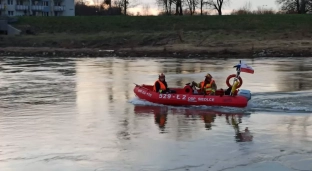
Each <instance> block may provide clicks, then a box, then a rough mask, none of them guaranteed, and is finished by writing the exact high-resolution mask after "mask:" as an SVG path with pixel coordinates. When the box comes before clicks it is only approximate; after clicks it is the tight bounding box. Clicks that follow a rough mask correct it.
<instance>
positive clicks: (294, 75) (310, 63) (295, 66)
mask: <svg viewBox="0 0 312 171" xmlns="http://www.w3.org/2000/svg"><path fill="white" fill-rule="evenodd" d="M276 65H277V67H276V71H277V72H280V73H281V78H280V79H279V80H280V82H281V83H280V89H281V91H287V92H289V91H290V92H291V91H300V90H311V87H312V78H311V73H312V60H311V59H309V58H305V59H299V60H295V61H292V62H288V61H284V62H278V63H277V64H276Z"/></svg>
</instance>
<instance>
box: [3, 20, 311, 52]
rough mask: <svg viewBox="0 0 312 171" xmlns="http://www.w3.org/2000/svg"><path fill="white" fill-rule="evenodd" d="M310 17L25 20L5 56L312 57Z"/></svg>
mask: <svg viewBox="0 0 312 171" xmlns="http://www.w3.org/2000/svg"><path fill="white" fill-rule="evenodd" d="M311 17H312V16H311V15H232V16H135V17H131V16H92V17H78V16H77V17H20V18H19V22H17V23H15V24H13V25H14V26H15V27H17V28H19V29H21V30H22V31H23V32H24V34H23V35H20V36H13V37H11V36H1V37H0V40H1V41H0V55H2V56H6V55H18V56H64V57H66V56H151V57H154V56H163V57H166V56H180V57H190V56H207V57H258V56H267V57H269V56H312V50H311V45H312V20H311ZM27 29H28V30H30V31H31V32H33V33H34V34H25V33H26V30H27ZM31 32H30V33H31Z"/></svg>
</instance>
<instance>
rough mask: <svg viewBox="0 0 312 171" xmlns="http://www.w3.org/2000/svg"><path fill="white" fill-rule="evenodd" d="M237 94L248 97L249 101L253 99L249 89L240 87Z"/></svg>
mask: <svg viewBox="0 0 312 171" xmlns="http://www.w3.org/2000/svg"><path fill="white" fill-rule="evenodd" d="M237 96H243V97H245V98H246V99H247V101H249V100H250V99H251V93H250V91H249V90H245V89H240V90H239V91H238V92H237Z"/></svg>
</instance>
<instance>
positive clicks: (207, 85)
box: [200, 79, 214, 94]
mask: <svg viewBox="0 0 312 171" xmlns="http://www.w3.org/2000/svg"><path fill="white" fill-rule="evenodd" d="M212 83H214V80H213V79H211V80H210V83H209V84H206V85H204V84H205V80H204V81H202V82H200V84H201V86H200V87H201V89H202V90H203V91H206V94H209V93H210V92H211V91H212V88H211V85H212Z"/></svg>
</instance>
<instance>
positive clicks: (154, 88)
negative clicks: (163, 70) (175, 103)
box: [153, 80, 166, 92]
mask: <svg viewBox="0 0 312 171" xmlns="http://www.w3.org/2000/svg"><path fill="white" fill-rule="evenodd" d="M157 82H158V83H159V85H160V90H163V91H164V90H166V86H165V84H164V83H162V82H161V81H159V80H157V81H155V83H154V87H153V91H155V92H156V83H157Z"/></svg>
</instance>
